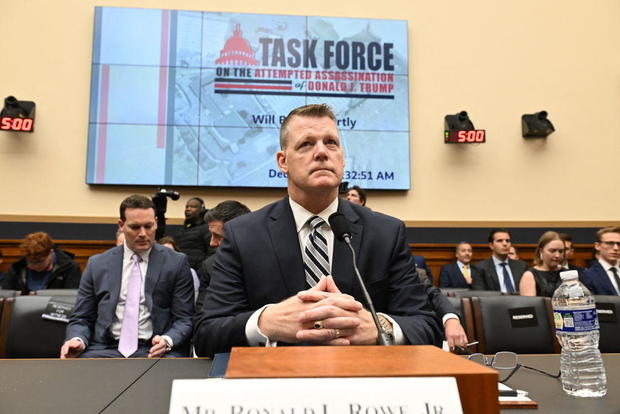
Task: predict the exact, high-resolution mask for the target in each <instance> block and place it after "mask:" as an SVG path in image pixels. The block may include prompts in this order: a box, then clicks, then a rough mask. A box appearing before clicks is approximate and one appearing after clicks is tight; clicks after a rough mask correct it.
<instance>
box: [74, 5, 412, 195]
mask: <svg viewBox="0 0 620 414" xmlns="http://www.w3.org/2000/svg"><path fill="white" fill-rule="evenodd" d="M407 52H408V46H407V22H406V21H402V20H377V19H350V18H331V17H307V16H286V15H266V14H235V13H214V12H198V11H180V10H156V9H132V8H114V7H97V8H95V27H94V41H93V62H92V79H91V96H90V115H89V131H88V157H87V170H86V182H87V183H88V184H130V185H178V186H218V187H286V176H285V175H284V174H282V173H281V172H280V171H279V170H278V167H277V163H276V160H275V154H276V152H277V151H278V150H279V127H280V123H281V121H282V119H284V117H285V116H286V115H287V114H288V113H289V112H290V111H291V110H292V109H294V108H296V107H298V106H301V105H305V104H310V103H327V104H329V105H330V106H331V107H332V109H333V110H334V112H335V114H336V117H337V123H338V128H339V131H340V135H341V140H342V146H343V148H344V152H345V162H346V166H345V169H346V171H345V176H344V180H345V181H348V182H349V183H350V185H353V184H357V185H359V186H361V187H363V188H370V189H409V188H410V173H409V99H408V93H409V90H408V88H409V81H408V61H407Z"/></svg>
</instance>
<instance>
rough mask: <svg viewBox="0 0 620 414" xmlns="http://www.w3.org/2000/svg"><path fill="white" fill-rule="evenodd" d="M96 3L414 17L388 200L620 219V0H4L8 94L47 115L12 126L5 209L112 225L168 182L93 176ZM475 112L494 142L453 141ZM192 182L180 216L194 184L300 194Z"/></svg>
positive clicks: (422, 220)
mask: <svg viewBox="0 0 620 414" xmlns="http://www.w3.org/2000/svg"><path fill="white" fill-rule="evenodd" d="M258 4H260V6H257V5H258ZM351 4H354V5H355V6H354V7H353V6H351ZM95 5H99V6H124V7H153V8H170V9H188V10H208V11H225V12H258V13H278V14H298V15H326V16H347V17H372V18H385V19H406V20H408V22H409V59H410V117H411V155H410V156H411V163H412V170H411V173H412V183H413V189H412V190H410V191H408V192H372V193H371V194H370V202H369V204H370V206H371V207H372V208H373V209H376V210H380V211H383V212H387V213H389V214H392V215H394V216H397V217H400V218H401V219H403V220H406V221H408V222H415V223H416V224H418V225H425V224H426V225H433V224H437V223H438V222H443V223H445V222H457V223H463V224H467V223H469V224H470V225H472V224H477V223H480V222H482V224H484V223H488V222H505V221H506V222H510V223H512V224H513V225H519V223H522V224H524V225H525V224H527V223H534V222H543V223H544V222H554V223H555V222H569V224H573V225H579V223H581V224H582V225H596V223H604V222H611V221H615V222H617V221H618V218H619V214H618V211H619V210H620V196H619V194H620V186H619V184H620V179H619V177H620V172H619V164H620V163H619V162H618V160H619V159H620V127H619V125H618V124H619V122H618V120H619V119H620V1H617V0H596V1H591V2H584V1H577V0H522V1H519V2H502V1H492V0H487V1H484V0H473V1H471V0H470V1H436V2H430V1H419V0H400V1H399V0H385V1H380V2H377V1H370V0H360V1H356V2H344V1H341V2H334V1H325V0H315V1H311V2H291V1H279V0H264V1H262V2H260V3H258V2H250V1H239V2H204V1H193V0H176V1H170V0H161V1H154V0H153V1H151V0H143V1H131V0H126V1H112V0H108V1H105V0H97V1H92V0H72V1H69V0H56V1H49V0H22V1H6V2H3V5H2V13H0V51H1V53H2V64H0V95H1V96H0V98H1V99H3V98H4V97H5V96H8V95H15V96H16V97H17V98H18V99H22V100H34V101H36V103H37V120H36V132H35V133H33V134H19V135H18V134H14V133H7V132H0V184H1V188H2V190H1V194H2V195H1V196H0V221H2V220H4V221H7V220H25V221H30V220H33V219H50V217H46V216H53V217H51V219H52V220H61V221H62V220H68V221H84V220H90V218H92V217H101V219H99V221H102V222H105V221H109V219H107V218H110V217H114V216H115V214H116V211H117V206H118V203H119V202H120V200H121V199H122V198H123V197H124V196H125V195H126V194H128V193H132V192H139V193H143V194H145V195H149V194H152V193H153V191H154V188H153V187H89V186H88V185H86V184H85V183H84V177H85V164H86V161H85V159H86V140H87V122H88V102H89V82H90V60H91V47H92V30H93V14H94V11H93V9H94V6H95ZM463 109H465V110H467V111H468V112H469V114H470V116H471V118H472V120H473V121H474V124H475V125H476V127H477V128H480V129H486V130H487V140H488V142H487V143H486V144H484V145H478V146H468V147H464V146H456V145H446V144H444V143H443V141H442V139H443V138H442V130H443V117H444V115H445V114H448V113H456V112H457V111H460V110H463ZM541 109H545V110H547V111H548V112H549V118H550V120H551V121H552V122H553V123H554V125H555V127H556V132H555V133H554V134H552V135H551V136H550V137H549V138H548V139H547V140H546V141H545V140H531V141H526V140H524V139H523V138H521V126H520V117H521V114H523V113H533V112H536V111H539V110H541ZM177 189H178V190H179V191H181V192H182V194H183V195H184V197H183V198H182V200H181V201H179V202H173V203H169V209H168V211H169V213H168V215H169V217H172V218H174V217H177V218H180V217H182V211H183V205H184V202H185V200H186V199H187V197H188V196H190V195H200V196H202V197H203V198H204V199H205V200H206V202H207V205H208V206H212V205H214V204H215V203H217V202H219V201H221V200H222V199H228V198H236V199H239V200H240V201H242V202H244V203H246V204H248V206H249V207H250V208H252V209H256V208H258V207H260V206H262V205H264V204H266V203H268V202H271V201H273V200H274V199H276V198H279V197H281V196H282V195H283V194H284V192H283V191H281V190H231V189H210V188H206V189H204V188H177ZM499 189H501V192H500V191H499ZM33 217H34V218H33ZM61 217H64V219H62V218H61ZM0 225H1V224H0Z"/></svg>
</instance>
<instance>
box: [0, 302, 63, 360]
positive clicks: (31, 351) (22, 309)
mask: <svg viewBox="0 0 620 414" xmlns="http://www.w3.org/2000/svg"><path fill="white" fill-rule="evenodd" d="M51 299H52V298H51V297H50V296H16V297H14V298H8V299H6V302H5V305H4V312H3V315H2V325H1V326H0V337H2V339H3V341H2V343H0V357H2V358H57V357H58V355H59V354H60V347H61V346H62V344H63V342H64V337H65V329H66V327H67V324H66V323H63V322H56V321H52V320H47V319H43V318H42V315H43V313H45V311H46V308H47V305H48V303H49V301H50V300H51Z"/></svg>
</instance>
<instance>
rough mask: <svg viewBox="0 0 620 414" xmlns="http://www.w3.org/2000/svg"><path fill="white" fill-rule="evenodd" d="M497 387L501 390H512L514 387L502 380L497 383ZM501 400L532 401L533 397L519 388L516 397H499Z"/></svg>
mask: <svg viewBox="0 0 620 414" xmlns="http://www.w3.org/2000/svg"><path fill="white" fill-rule="evenodd" d="M497 388H498V389H499V391H512V388H510V387H509V386H507V385H505V384H502V383H501V382H498V383H497ZM499 400H500V401H532V399H531V398H529V397H528V396H527V393H526V392H525V391H521V390H517V396H516V397H499Z"/></svg>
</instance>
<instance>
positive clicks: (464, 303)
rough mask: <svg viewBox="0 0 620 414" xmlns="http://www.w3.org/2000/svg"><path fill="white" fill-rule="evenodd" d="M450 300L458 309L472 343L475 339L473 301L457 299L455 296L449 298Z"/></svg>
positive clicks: (462, 323)
mask: <svg viewBox="0 0 620 414" xmlns="http://www.w3.org/2000/svg"><path fill="white" fill-rule="evenodd" d="M448 300H449V301H450V303H452V305H453V306H454V307H455V308H456V310H457V314H458V317H459V320H460V321H461V325H462V326H463V329H465V334H466V335H467V339H468V340H470V341H472V340H473V339H474V338H475V331H474V316H473V313H472V310H471V299H469V298H457V297H454V296H448Z"/></svg>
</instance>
